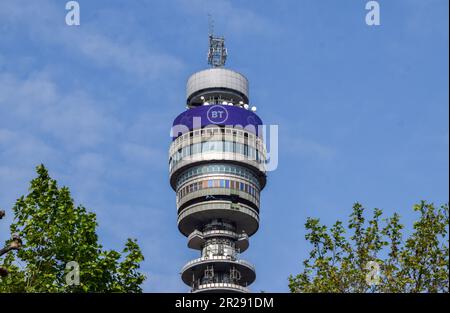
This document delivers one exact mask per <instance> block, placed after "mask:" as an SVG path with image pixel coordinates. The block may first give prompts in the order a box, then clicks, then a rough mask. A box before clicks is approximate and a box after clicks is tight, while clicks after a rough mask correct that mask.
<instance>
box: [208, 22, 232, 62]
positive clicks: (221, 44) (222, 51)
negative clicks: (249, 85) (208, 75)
mask: <svg viewBox="0 0 450 313" xmlns="http://www.w3.org/2000/svg"><path fill="white" fill-rule="evenodd" d="M208 28H209V29H208V30H209V50H208V64H210V65H211V66H212V67H223V66H224V65H225V62H226V60H227V55H228V53H227V48H225V38H224V37H216V36H214V20H213V19H212V17H211V14H208Z"/></svg>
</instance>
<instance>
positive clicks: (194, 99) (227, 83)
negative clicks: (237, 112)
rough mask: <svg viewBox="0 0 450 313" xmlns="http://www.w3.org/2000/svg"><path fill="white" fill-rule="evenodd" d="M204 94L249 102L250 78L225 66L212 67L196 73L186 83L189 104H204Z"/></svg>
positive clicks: (207, 96)
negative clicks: (202, 98)
mask: <svg viewBox="0 0 450 313" xmlns="http://www.w3.org/2000/svg"><path fill="white" fill-rule="evenodd" d="M202 96H203V97H205V98H216V97H219V98H226V99H229V100H233V101H234V102H235V103H237V102H239V101H242V102H244V103H248V80H247V78H246V77H245V76H244V75H242V74H240V73H238V72H235V71H232V70H229V69H225V68H210V69H206V70H203V71H200V72H197V73H194V74H193V75H191V76H190V77H189V79H188V82H187V85H186V99H187V100H186V102H187V105H188V106H189V107H194V106H200V105H202V102H203V101H202V100H201V98H200V97H202Z"/></svg>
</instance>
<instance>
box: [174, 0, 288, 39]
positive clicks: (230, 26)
mask: <svg viewBox="0 0 450 313" xmlns="http://www.w3.org/2000/svg"><path fill="white" fill-rule="evenodd" d="M178 3H179V4H180V5H179V7H180V8H181V9H182V10H184V11H185V12H187V13H188V14H191V15H195V16H196V17H198V16H200V17H201V16H203V18H204V19H205V21H207V16H208V14H211V16H212V18H213V19H214V21H215V24H217V33H218V34H222V33H223V32H222V31H221V30H224V32H225V33H230V34H233V36H240V35H245V36H248V35H249V34H252V35H255V34H258V35H269V36H270V35H274V34H276V33H278V32H279V27H278V26H277V25H276V24H274V22H273V21H271V20H270V19H268V18H266V17H264V16H261V15H258V14H256V13H255V12H254V11H251V10H247V9H245V8H242V7H239V6H238V5H237V3H238V2H237V1H234V2H233V1H229V0H216V1H208V0H179V1H178ZM205 25H206V24H205Z"/></svg>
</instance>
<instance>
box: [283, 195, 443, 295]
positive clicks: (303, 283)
mask: <svg viewBox="0 0 450 313" xmlns="http://www.w3.org/2000/svg"><path fill="white" fill-rule="evenodd" d="M414 211H415V212H417V213H419V215H420V216H419V219H418V220H417V221H416V222H415V223H414V225H413V230H412V232H411V233H410V235H409V236H408V237H407V238H406V240H403V235H402V230H403V229H404V226H403V225H402V224H401V223H400V217H399V215H398V214H394V215H393V216H391V217H389V218H382V215H383V214H382V211H381V210H379V209H375V210H373V215H372V216H371V217H370V218H369V219H367V220H366V217H365V216H364V213H365V209H364V208H363V207H362V206H361V205H360V204H358V203H356V204H355V205H354V206H353V212H352V214H351V215H350V219H349V221H348V224H347V229H346V228H345V227H344V225H343V223H342V222H341V221H337V222H336V223H335V224H334V225H332V227H330V228H328V227H327V226H325V225H322V224H321V223H320V221H319V219H314V218H308V219H307V222H306V224H305V226H306V230H307V234H306V236H305V238H306V240H307V241H308V242H309V243H310V244H311V246H312V249H311V251H310V253H309V257H308V258H307V259H306V260H305V261H304V262H303V272H301V273H300V274H298V275H296V276H292V275H291V276H290V277H289V288H290V290H291V292H306V293H311V292H358V293H363V292H448V291H449V250H448V249H449V238H448V233H449V208H448V204H446V205H443V206H441V207H439V208H436V207H435V206H434V205H433V204H428V203H426V202H424V201H422V202H421V203H420V204H417V205H415V206H414Z"/></svg>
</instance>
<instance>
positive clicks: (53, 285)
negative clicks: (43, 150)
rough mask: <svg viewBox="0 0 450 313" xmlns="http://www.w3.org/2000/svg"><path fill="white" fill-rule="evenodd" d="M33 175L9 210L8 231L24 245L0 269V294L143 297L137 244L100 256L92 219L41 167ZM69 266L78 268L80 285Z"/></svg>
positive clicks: (128, 244) (132, 242)
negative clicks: (1, 274)
mask: <svg viewBox="0 0 450 313" xmlns="http://www.w3.org/2000/svg"><path fill="white" fill-rule="evenodd" d="M37 174H38V176H37V178H35V179H33V180H32V181H31V186H30V188H29V193H28V195H26V196H22V197H20V198H19V199H18V200H17V202H16V204H15V206H14V207H13V209H12V210H13V212H14V214H15V218H14V221H13V224H11V226H10V230H11V233H13V234H17V235H18V236H19V237H20V238H21V239H22V244H23V245H22V247H21V249H20V250H18V251H16V252H14V253H9V254H7V255H6V257H5V258H4V260H3V264H1V263H0V265H1V267H4V268H6V269H7V270H8V272H9V275H8V276H6V277H3V278H1V279H0V292H141V291H142V289H141V284H142V283H143V281H144V279H145V276H144V275H143V274H142V273H140V272H139V267H140V263H141V262H142V261H143V260H144V257H143V255H142V253H141V250H140V248H139V246H138V244H137V242H136V240H131V239H128V241H127V242H126V244H125V247H124V249H123V250H122V253H119V252H117V251H114V250H103V247H102V246H101V245H100V244H99V242H98V236H97V234H96V227H97V222H96V215H95V214H94V213H90V212H88V211H87V210H86V209H85V208H84V207H83V206H75V205H74V201H73V199H72V198H71V195H70V191H69V189H68V188H67V187H62V188H59V187H58V185H57V182H56V180H54V179H52V178H51V177H50V176H49V174H48V171H47V169H46V168H45V167H44V166H43V165H40V166H38V167H37ZM69 262H76V264H78V266H79V267H78V271H79V284H77V280H76V279H75V278H76V274H77V273H76V271H77V267H76V266H75V265H76V264H74V263H69ZM68 265H73V266H68ZM67 278H70V279H72V280H70V279H69V280H67Z"/></svg>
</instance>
